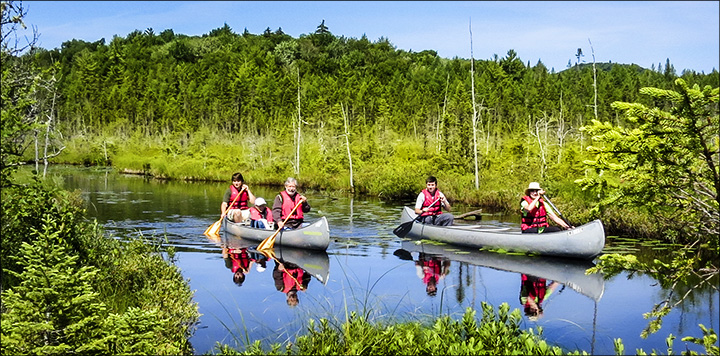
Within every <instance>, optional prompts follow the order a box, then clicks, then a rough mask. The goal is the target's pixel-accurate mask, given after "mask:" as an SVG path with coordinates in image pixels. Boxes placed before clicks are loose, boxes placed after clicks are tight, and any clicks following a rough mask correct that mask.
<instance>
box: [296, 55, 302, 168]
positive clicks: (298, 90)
mask: <svg viewBox="0 0 720 356" xmlns="http://www.w3.org/2000/svg"><path fill="white" fill-rule="evenodd" d="M297 114H298V116H297V134H296V135H295V176H296V177H298V178H300V128H301V127H302V116H301V115H300V67H298V68H297Z"/></svg>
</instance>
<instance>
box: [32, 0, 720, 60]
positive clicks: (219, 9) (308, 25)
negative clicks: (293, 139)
mask: <svg viewBox="0 0 720 356" xmlns="http://www.w3.org/2000/svg"><path fill="white" fill-rule="evenodd" d="M23 5H24V7H25V8H26V9H27V10H28V16H27V18H26V24H28V25H32V26H35V27H36V28H37V30H38V32H39V33H40V46H41V47H44V48H48V49H51V48H56V47H59V46H60V45H61V44H62V42H64V41H67V40H71V39H81V40H85V41H89V42H94V41H97V40H99V39H101V38H105V41H106V43H109V42H110V41H111V40H112V38H113V36H115V35H118V36H121V37H125V36H127V34H128V33H130V32H132V31H134V30H136V29H137V30H141V31H144V30H145V29H147V28H152V29H153V30H154V31H155V33H160V32H162V31H163V30H165V29H172V30H173V31H174V32H175V33H176V34H186V35H203V34H206V33H208V32H210V31H211V30H213V29H215V28H219V27H222V26H223V24H225V23H227V24H228V25H229V26H230V27H231V28H232V29H233V31H235V32H236V33H242V32H243V30H244V29H245V28H247V30H248V31H250V32H251V33H254V34H260V33H262V32H263V31H264V30H265V29H266V28H268V27H269V28H270V29H271V30H273V31H275V30H277V29H278V28H282V30H283V31H284V32H285V33H287V34H289V35H291V36H293V37H296V38H297V37H298V36H300V35H302V34H309V33H311V32H313V31H315V29H316V28H317V26H318V25H319V24H320V22H321V21H322V20H325V25H326V26H327V27H328V28H329V30H330V32H332V33H333V34H334V35H336V36H345V37H348V38H351V37H352V38H360V37H362V35H363V34H365V35H366V36H367V37H368V39H370V40H371V41H376V40H377V39H378V38H380V37H386V38H388V40H389V41H390V42H391V43H392V44H393V45H394V46H395V47H396V48H398V49H404V50H412V51H415V52H419V51H423V50H426V49H432V50H436V51H437V52H438V54H439V55H440V56H441V57H445V58H453V57H456V56H457V57H460V58H470V32H469V30H470V23H472V42H473V45H472V47H473V57H474V58H475V59H490V58H492V57H493V56H494V55H495V54H497V55H498V56H499V57H504V56H505V55H506V54H507V51H508V50H510V49H514V50H515V51H516V52H517V53H518V56H519V57H520V59H521V60H523V62H525V63H527V62H530V64H531V65H535V64H536V63H537V61H538V60H542V62H543V63H544V64H545V65H546V66H547V67H548V68H555V70H556V71H560V70H563V69H565V68H566V66H567V63H568V60H572V62H573V63H574V62H575V60H576V58H575V54H576V53H577V49H578V48H582V50H583V53H584V54H585V57H584V58H582V59H584V60H585V61H586V62H588V63H590V62H592V53H591V48H590V43H589V41H592V47H593V49H594V52H595V60H596V61H597V62H607V61H612V62H616V63H628V64H629V63H635V64H638V65H640V66H643V67H646V68H650V66H651V65H655V66H656V67H657V65H658V64H659V63H662V64H663V65H665V61H666V59H670V63H672V65H673V66H674V67H675V70H676V71H677V73H678V74H680V73H681V71H682V70H683V69H692V70H695V71H697V72H701V71H704V72H705V73H709V72H711V71H712V70H713V69H718V68H719V67H720V64H719V62H720V55H719V52H720V39H719V36H718V32H719V31H720V20H719V19H720V15H719V14H720V2H719V1H694V2H693V1H689V2H684V1H636V2H632V1H631V2H628V1H528V2H525V1H452V2H451V1H391V2H388V1H128V2H125V1H24V2H23Z"/></svg>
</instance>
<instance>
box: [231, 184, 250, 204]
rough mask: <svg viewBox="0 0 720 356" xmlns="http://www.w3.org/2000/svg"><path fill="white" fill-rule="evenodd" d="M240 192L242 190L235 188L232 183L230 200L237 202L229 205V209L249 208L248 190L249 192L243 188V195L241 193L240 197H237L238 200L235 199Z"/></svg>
mask: <svg viewBox="0 0 720 356" xmlns="http://www.w3.org/2000/svg"><path fill="white" fill-rule="evenodd" d="M240 189H241V190H242V188H240ZM239 192H240V190H238V189H237V188H235V186H234V185H232V184H231V185H230V202H232V201H235V202H234V203H232V204H231V205H230V206H229V207H228V209H242V210H245V209H249V208H248V192H247V190H243V192H242V195H240V198H237V200H235V196H237V195H238V193H239Z"/></svg>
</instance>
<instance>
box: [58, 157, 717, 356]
mask: <svg viewBox="0 0 720 356" xmlns="http://www.w3.org/2000/svg"><path fill="white" fill-rule="evenodd" d="M49 173H50V174H53V175H59V176H62V177H63V179H64V185H65V187H66V188H68V189H79V190H81V191H82V195H83V197H84V198H85V199H86V200H87V202H88V208H87V210H88V215H89V217H91V218H96V219H97V220H98V221H99V223H101V224H102V225H104V226H105V228H106V231H107V233H108V235H111V236H116V237H122V236H128V235H138V234H142V235H144V236H147V237H150V236H167V239H168V243H169V244H170V245H172V246H174V247H175V248H176V250H177V251H178V252H177V254H176V259H177V261H176V264H177V265H178V266H179V267H180V269H181V270H182V273H183V276H184V277H185V278H186V279H188V280H189V283H190V286H191V288H192V289H193V290H194V291H195V301H196V302H197V303H198V304H199V309H200V313H201V314H202V316H201V319H200V324H199V325H198V329H197V331H196V332H195V334H194V336H193V337H192V339H191V342H192V344H193V346H194V347H195V352H196V353H197V354H201V353H205V352H208V351H211V350H212V348H213V346H214V345H215V343H216V342H222V343H227V344H230V345H240V346H241V345H243V343H244V342H246V340H247V339H249V340H256V339H262V340H265V341H269V342H282V341H286V340H290V339H292V338H294V337H295V336H297V335H299V334H301V333H303V332H304V331H305V328H304V327H305V323H306V321H307V320H308V319H310V318H318V317H327V318H330V319H335V318H337V319H338V320H342V319H343V318H344V316H345V314H346V312H349V311H358V312H360V313H367V314H368V315H370V316H371V318H385V317H392V318H403V319H405V320H407V319H420V318H423V317H425V316H428V315H434V316H437V315H441V314H449V315H452V316H454V317H456V318H458V317H459V316H460V315H461V314H462V313H463V312H464V311H465V309H466V308H468V307H473V308H479V307H480V304H481V302H483V301H485V302H488V303H490V304H492V305H494V306H495V307H497V306H499V305H500V304H501V303H503V302H506V303H509V304H510V306H511V307H512V308H519V309H521V311H522V304H521V302H520V286H521V274H520V273H519V272H526V271H537V272H538V274H540V273H542V274H544V275H545V276H548V277H552V278H556V279H557V280H558V281H559V282H562V283H561V284H560V285H558V287H557V289H555V291H554V292H553V293H551V294H550V295H549V296H548V297H547V298H546V300H545V301H544V302H543V303H542V307H543V308H544V314H543V316H542V317H540V318H539V319H537V320H534V319H531V318H528V317H526V316H524V317H523V327H533V328H535V327H536V326H542V328H543V330H544V336H545V337H546V339H547V340H548V341H549V342H551V343H553V344H557V345H560V346H563V347H567V348H571V349H575V348H580V349H583V350H586V351H588V352H593V353H595V354H613V353H614V347H613V339H615V338H622V340H623V343H624V345H625V349H626V352H628V353H634V351H635V349H637V348H643V349H644V350H645V351H648V352H649V351H650V350H652V349H655V350H658V351H661V352H663V353H665V352H666V348H667V346H666V345H665V338H666V337H667V336H668V335H669V334H670V333H672V334H673V335H675V336H678V338H677V339H676V340H675V347H674V348H675V350H676V352H677V351H681V350H684V349H685V347H686V346H687V347H688V348H689V349H691V350H695V351H703V350H702V349H700V348H698V347H697V346H695V345H694V344H687V345H686V343H685V342H683V341H681V340H680V338H681V337H683V336H688V335H691V336H695V337H702V333H701V331H700V329H699V327H698V326H697V325H698V324H700V323H702V324H704V325H705V326H706V327H708V328H713V329H716V330H717V326H718V325H717V324H718V292H717V290H715V289H705V290H702V291H698V292H695V293H694V294H692V295H691V298H689V301H688V302H685V303H683V304H681V305H680V306H679V307H678V308H676V309H674V310H673V311H672V312H671V313H670V314H669V315H668V316H666V317H665V318H664V322H663V327H662V329H661V330H660V331H659V332H658V333H655V334H652V335H651V336H650V337H648V338H647V339H642V338H640V333H641V331H642V330H643V328H644V327H645V326H646V325H647V322H648V320H646V319H644V318H643V313H646V312H649V311H650V310H652V308H653V306H654V305H655V304H656V303H659V302H661V301H662V300H664V299H665V298H666V297H667V296H668V295H669V294H670V292H671V291H669V290H666V289H663V288H662V287H661V286H660V285H659V283H658V282H657V281H656V280H654V279H652V278H650V277H648V276H645V275H638V274H628V273H622V274H619V275H617V276H615V277H613V278H610V279H609V280H604V279H603V278H602V277H601V276H599V275H593V276H584V274H583V273H582V272H583V271H584V269H585V268H587V267H589V266H592V265H593V264H592V263H591V262H587V263H579V262H573V261H568V260H559V261H558V260H553V259H547V258H543V257H534V258H529V257H520V256H507V255H498V254H492V253H490V254H488V253H485V254H482V253H479V252H467V251H465V252H462V251H453V248H452V247H448V246H446V248H445V251H443V248H441V247H440V248H438V247H437V246H432V245H417V244H414V243H412V242H410V241H403V240H401V239H400V238H398V237H396V236H395V235H393V234H392V230H393V229H394V228H395V227H397V226H398V223H399V217H400V212H401V209H402V206H403V204H408V205H409V204H410V202H395V203H388V202H384V201H381V200H379V199H375V198H367V197H362V198H358V197H356V198H352V197H349V196H343V195H337V196H336V195H333V194H332V193H321V192H305V194H306V195H307V196H308V198H309V202H310V204H311V206H312V211H311V212H310V213H308V214H306V221H311V220H314V219H316V218H318V217H320V216H326V217H327V219H328V221H329V224H330V234H331V239H332V242H331V244H330V247H329V248H328V250H327V252H316V253H311V252H307V251H304V252H303V251H297V250H292V249H285V250H282V249H280V250H278V249H276V250H278V254H283V255H284V256H285V257H287V258H286V260H287V261H290V262H296V263H297V264H298V265H301V266H304V267H306V268H307V270H308V272H310V273H313V274H314V276H313V277H312V278H311V280H310V282H309V284H308V285H307V289H305V290H302V291H300V292H299V293H298V299H299V304H298V305H297V306H295V307H291V306H289V305H288V304H287V296H286V294H285V293H283V292H281V291H278V290H277V288H276V286H275V282H274V280H273V276H272V270H273V266H274V262H273V261H270V262H269V263H268V264H267V266H266V267H267V268H266V269H265V270H264V271H262V272H260V271H258V270H257V269H256V268H255V265H253V266H251V268H250V270H249V272H248V273H247V275H246V279H245V281H244V282H243V283H242V285H241V286H238V285H237V284H236V283H234V282H233V277H232V275H233V273H232V271H231V269H230V268H229V267H228V266H227V265H226V260H225V259H224V258H223V248H224V247H229V248H240V247H244V246H247V244H245V245H244V243H243V242H242V240H238V239H235V238H233V237H229V236H226V237H224V238H223V239H221V240H219V241H213V240H210V239H208V238H207V237H206V236H204V235H203V232H204V231H205V229H206V228H207V227H208V226H210V225H211V224H212V223H213V222H215V221H217V220H218V219H219V218H220V202H221V201H220V200H221V198H222V194H223V192H224V190H225V189H226V187H227V186H228V184H229V183H185V182H162V181H155V180H147V179H145V178H143V177H138V176H130V175H121V174H117V173H115V172H114V171H112V170H105V169H93V168H77V167H60V166H58V167H51V169H50V171H49ZM299 181H300V183H301V184H302V179H299ZM249 184H250V187H251V189H252V191H253V193H254V194H255V195H256V196H259V197H260V196H261V197H263V198H265V199H266V200H268V201H269V202H270V201H272V199H273V198H274V196H275V195H276V194H277V192H278V191H279V190H280V189H281V187H262V186H254V185H252V182H249ZM440 188H441V189H442V187H440ZM300 191H303V190H302V187H301V188H300ZM474 209H475V208H471V207H466V208H465V207H461V206H456V207H455V210H456V211H457V212H459V213H461V212H465V211H469V210H474ZM457 223H462V224H478V223H482V224H483V225H494V226H513V227H518V228H519V224H518V222H517V217H514V216H511V217H502V216H485V217H484V218H483V220H482V221H481V222H480V221H478V222H475V221H472V220H463V221H457ZM268 236H269V235H268ZM401 248H402V250H400V249H401ZM448 249H449V250H450V251H447V250H448ZM403 251H404V252H403ZM420 252H426V253H429V252H442V253H443V254H442V256H444V257H445V260H444V262H443V260H442V259H441V260H440V261H438V262H439V265H441V266H442V265H443V263H444V264H445V267H444V269H445V271H446V274H444V276H443V277H441V278H440V279H439V281H438V283H437V293H436V294H435V295H429V294H428V293H427V291H426V288H427V285H426V284H425V283H424V282H423V279H422V277H423V274H422V273H418V267H417V266H416V261H417V260H418V258H419V253H420ZM442 269H443V268H442V267H441V269H440V270H441V272H442ZM420 271H422V269H421V268H420ZM440 274H441V275H443V273H440ZM318 278H319V279H318ZM552 278H548V279H552ZM548 283H549V282H548ZM716 284H717V283H716ZM563 287H564V288H563ZM676 294H679V292H676Z"/></svg>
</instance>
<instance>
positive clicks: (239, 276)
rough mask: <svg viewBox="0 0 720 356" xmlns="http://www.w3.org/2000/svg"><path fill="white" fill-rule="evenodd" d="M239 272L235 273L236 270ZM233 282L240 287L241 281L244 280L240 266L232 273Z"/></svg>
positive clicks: (243, 273)
mask: <svg viewBox="0 0 720 356" xmlns="http://www.w3.org/2000/svg"><path fill="white" fill-rule="evenodd" d="M238 271H239V272H240V273H237V272H238ZM233 282H235V284H237V285H238V287H242V285H243V282H245V272H244V271H243V270H242V268H240V269H238V270H237V271H235V273H233Z"/></svg>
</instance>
